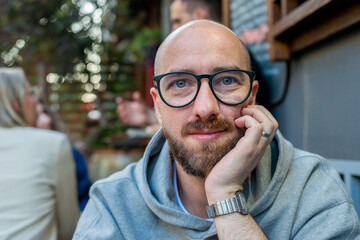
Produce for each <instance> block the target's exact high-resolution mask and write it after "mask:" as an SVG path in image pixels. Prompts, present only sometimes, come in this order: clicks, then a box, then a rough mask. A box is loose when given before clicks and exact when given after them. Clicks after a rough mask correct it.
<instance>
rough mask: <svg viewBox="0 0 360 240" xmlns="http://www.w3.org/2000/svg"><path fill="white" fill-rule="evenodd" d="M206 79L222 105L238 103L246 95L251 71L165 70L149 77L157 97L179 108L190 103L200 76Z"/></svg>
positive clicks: (194, 95)
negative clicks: (156, 91)
mask: <svg viewBox="0 0 360 240" xmlns="http://www.w3.org/2000/svg"><path fill="white" fill-rule="evenodd" d="M203 78H207V79H209V86H210V89H211V91H212V93H213V94H214V96H215V98H216V99H217V100H218V101H220V102H222V103H224V104H226V105H238V104H241V103H243V102H245V101H246V100H247V99H248V97H249V96H250V93H251V89H252V83H253V81H254V78H255V72H252V71H246V70H241V69H229V70H222V71H219V72H216V73H214V74H201V75H196V74H193V73H190V72H182V71H181V72H169V73H165V74H161V75H156V76H154V77H153V79H154V81H155V87H156V88H157V89H158V91H159V94H160V97H161V99H162V100H163V101H164V103H166V104H167V105H168V106H170V107H173V108H181V107H185V106H187V105H189V104H190V103H192V102H193V101H194V100H195V98H196V96H197V95H198V93H199V90H200V85H201V81H200V80H201V79H203Z"/></svg>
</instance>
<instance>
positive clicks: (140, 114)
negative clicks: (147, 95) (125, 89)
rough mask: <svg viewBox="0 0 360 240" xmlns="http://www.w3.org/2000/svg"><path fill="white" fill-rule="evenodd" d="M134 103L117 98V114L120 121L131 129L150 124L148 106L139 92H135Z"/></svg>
mask: <svg viewBox="0 0 360 240" xmlns="http://www.w3.org/2000/svg"><path fill="white" fill-rule="evenodd" d="M132 97H133V101H127V100H124V99H122V98H120V97H118V98H116V103H117V104H118V106H117V109H116V111H117V113H118V115H119V118H120V120H121V121H122V122H123V123H124V124H125V125H127V126H129V127H143V126H145V125H147V124H148V114H147V112H146V105H145V102H144V100H143V99H142V98H141V95H140V93H139V92H137V91H136V92H134V93H133V95H132Z"/></svg>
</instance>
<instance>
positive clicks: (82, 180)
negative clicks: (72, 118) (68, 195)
mask: <svg viewBox="0 0 360 240" xmlns="http://www.w3.org/2000/svg"><path fill="white" fill-rule="evenodd" d="M37 113H38V118H37V121H36V127H37V128H41V129H48V130H54V131H59V132H62V133H65V132H66V131H65V126H64V124H63V123H62V122H61V121H60V118H59V116H57V114H55V113H54V112H53V111H51V110H50V109H49V108H48V107H47V106H46V105H45V104H44V102H43V101H41V100H40V101H39V102H38V104H37ZM71 151H72V154H73V158H74V160H75V170H76V180H77V181H76V183H77V193H78V201H79V209H80V211H83V210H84V208H85V206H86V203H87V202H88V200H89V190H90V187H91V181H90V179H89V176H88V168H87V163H86V161H85V157H84V155H83V154H82V153H81V152H80V151H79V150H78V149H76V148H75V147H74V146H73V145H72V146H71Z"/></svg>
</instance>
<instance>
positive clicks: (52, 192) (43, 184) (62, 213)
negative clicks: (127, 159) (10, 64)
mask: <svg viewBox="0 0 360 240" xmlns="http://www.w3.org/2000/svg"><path fill="white" fill-rule="evenodd" d="M36 107H37V101H36V100H35V99H34V97H33V96H32V93H31V90H30V84H29V83H28V82H27V80H26V77H25V74H24V72H23V70H22V69H20V68H0V166H1V167H0V193H1V197H0V239H21V240H22V239H47V240H49V239H71V237H72V234H73V232H74V230H75V227H76V223H77V221H78V219H79V216H80V212H79V208H78V201H77V197H76V175H75V167H74V160H73V157H72V153H71V146H70V143H69V140H68V138H67V137H66V135H64V134H62V133H59V132H53V131H45V130H41V129H37V128H35V126H36V121H37V118H38V114H37V111H36Z"/></svg>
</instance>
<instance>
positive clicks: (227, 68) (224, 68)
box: [213, 66, 240, 72]
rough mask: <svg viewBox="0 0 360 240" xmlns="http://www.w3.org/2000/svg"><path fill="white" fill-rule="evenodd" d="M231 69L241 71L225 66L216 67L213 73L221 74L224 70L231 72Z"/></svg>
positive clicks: (234, 67)
mask: <svg viewBox="0 0 360 240" xmlns="http://www.w3.org/2000/svg"><path fill="white" fill-rule="evenodd" d="M231 69H236V70H238V69H240V68H239V67H238V66H223V67H216V68H214V69H213V72H219V71H223V70H231Z"/></svg>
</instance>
